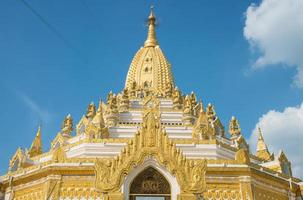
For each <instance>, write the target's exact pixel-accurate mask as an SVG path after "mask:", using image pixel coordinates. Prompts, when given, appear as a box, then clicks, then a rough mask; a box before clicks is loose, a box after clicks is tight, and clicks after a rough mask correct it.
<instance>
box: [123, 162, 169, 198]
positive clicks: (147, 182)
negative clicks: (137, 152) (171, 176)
mask: <svg viewBox="0 0 303 200" xmlns="http://www.w3.org/2000/svg"><path fill="white" fill-rule="evenodd" d="M129 199H130V200H170V199H171V189H170V184H169V183H168V181H167V180H166V179H165V177H164V176H163V175H162V174H161V173H159V172H158V171H157V170H156V169H154V168H152V167H148V168H146V169H145V170H143V171H142V172H141V173H139V174H138V175H137V176H136V178H135V179H134V180H133V181H132V183H131V184H130V189H129Z"/></svg>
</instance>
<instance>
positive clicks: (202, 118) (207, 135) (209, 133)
mask: <svg viewBox="0 0 303 200" xmlns="http://www.w3.org/2000/svg"><path fill="white" fill-rule="evenodd" d="M214 137H215V129H214V128H213V127H212V126H211V125H210V123H209V121H208V119H207V116H206V113H205V112H204V111H203V108H202V107H201V111H200V113H199V117H198V119H197V121H196V123H195V125H194V129H193V139H194V140H195V142H198V141H199V140H200V139H212V138H214Z"/></svg>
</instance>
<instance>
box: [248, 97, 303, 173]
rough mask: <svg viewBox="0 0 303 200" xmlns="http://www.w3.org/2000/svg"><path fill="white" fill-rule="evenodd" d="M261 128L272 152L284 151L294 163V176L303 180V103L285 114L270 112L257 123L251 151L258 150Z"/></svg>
mask: <svg viewBox="0 0 303 200" xmlns="http://www.w3.org/2000/svg"><path fill="white" fill-rule="evenodd" d="M258 126H260V127H261V129H262V131H263V134H264V139H265V142H266V143H267V145H268V148H269V150H270V151H271V152H275V154H276V155H277V152H278V151H279V150H280V149H282V150H284V152H285V153H286V156H287V157H288V159H289V160H290V161H291V162H292V169H293V174H294V176H297V177H301V178H303V156H302V153H303V103H302V104H301V106H298V107H287V108H285V110H284V111H283V112H279V111H275V110H270V111H269V112H267V113H266V114H264V115H263V116H262V117H261V118H260V119H259V122H258V123H257V125H256V127H255V130H254V131H253V133H252V135H251V136H250V139H249V143H250V147H251V150H255V149H256V143H257V130H256V129H257V127H258Z"/></svg>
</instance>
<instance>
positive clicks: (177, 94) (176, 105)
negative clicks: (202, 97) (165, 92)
mask: <svg viewBox="0 0 303 200" xmlns="http://www.w3.org/2000/svg"><path fill="white" fill-rule="evenodd" d="M172 95H173V109H174V110H179V109H181V108H182V104H183V99H182V94H181V91H180V90H179V89H178V87H175V88H174V91H173V94H172Z"/></svg>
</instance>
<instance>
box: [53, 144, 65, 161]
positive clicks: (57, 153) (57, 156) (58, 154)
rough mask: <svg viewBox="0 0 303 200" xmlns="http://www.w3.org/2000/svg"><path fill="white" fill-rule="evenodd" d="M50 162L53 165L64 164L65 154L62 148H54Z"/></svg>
mask: <svg viewBox="0 0 303 200" xmlns="http://www.w3.org/2000/svg"><path fill="white" fill-rule="evenodd" d="M52 160H53V162H55V163H64V162H66V160H67V158H66V153H65V151H64V149H63V147H61V146H60V147H58V148H55V149H54V150H53V158H52Z"/></svg>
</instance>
